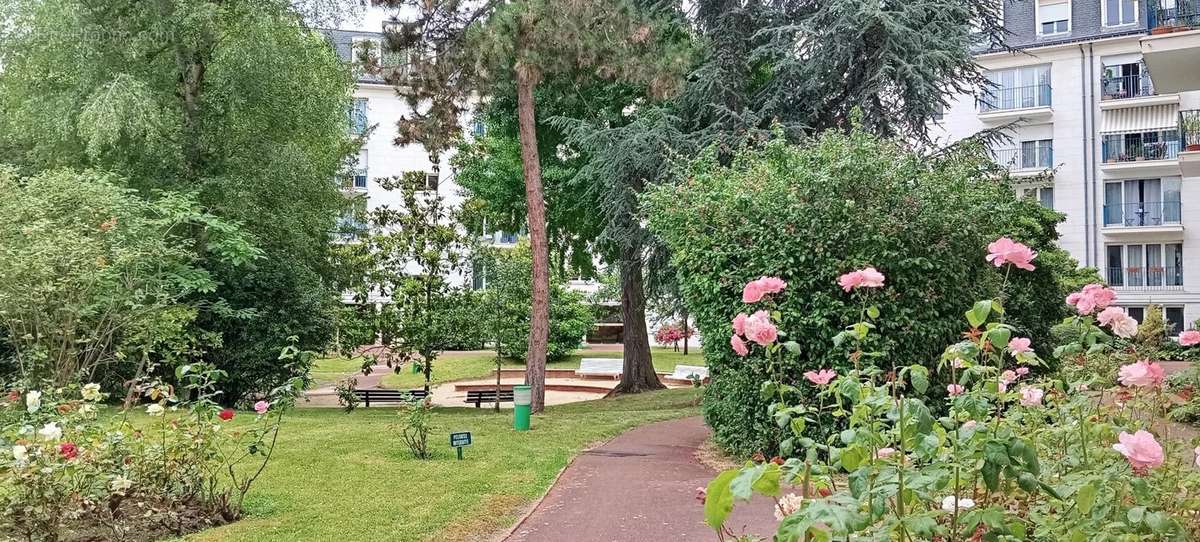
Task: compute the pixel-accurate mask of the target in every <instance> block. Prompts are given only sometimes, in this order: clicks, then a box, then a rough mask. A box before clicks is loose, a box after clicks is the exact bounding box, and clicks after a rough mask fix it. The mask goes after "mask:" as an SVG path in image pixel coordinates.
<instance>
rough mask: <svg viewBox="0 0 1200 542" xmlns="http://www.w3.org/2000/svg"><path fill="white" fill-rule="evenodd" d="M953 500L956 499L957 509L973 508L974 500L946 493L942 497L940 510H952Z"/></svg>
mask: <svg viewBox="0 0 1200 542" xmlns="http://www.w3.org/2000/svg"><path fill="white" fill-rule="evenodd" d="M955 501H958V509H959V510H970V509H972V508H975V501H973V500H971V499H959V498H958V497H955V496H954V495H947V496H946V497H945V498H944V499H942V510H945V511H947V512H953V511H954V503H955Z"/></svg>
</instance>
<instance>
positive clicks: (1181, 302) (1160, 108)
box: [933, 0, 1200, 334]
mask: <svg viewBox="0 0 1200 542" xmlns="http://www.w3.org/2000/svg"><path fill="white" fill-rule="evenodd" d="M1003 17H1004V26H1005V28H1006V30H1007V31H1008V32H1009V35H1008V37H1007V45H1008V46H1009V47H1010V48H1012V49H1013V50H1012V51H1007V50H1005V51H989V52H982V53H980V54H979V55H978V56H977V61H978V62H979V64H980V65H981V66H982V67H983V68H984V69H985V70H986V73H987V78H988V80H989V81H990V82H991V83H992V85H991V86H990V88H986V89H981V90H980V91H979V92H978V93H977V94H975V95H962V96H956V97H954V98H953V99H952V101H951V104H950V106H949V107H948V108H947V109H946V111H945V113H944V116H943V117H942V119H941V121H940V122H939V123H938V126H936V127H935V128H934V130H933V133H934V134H935V135H936V136H937V137H938V138H939V139H940V140H942V141H944V142H950V141H954V140H957V139H961V138H964V137H967V136H970V135H972V134H975V133H977V132H979V131H981V130H984V129H994V128H1001V127H1003V128H1005V130H1004V131H1005V132H1006V134H1007V135H1008V136H1009V137H1010V138H1011V141H1010V142H1008V143H1004V144H997V145H995V146H994V148H992V149H990V152H991V154H992V156H993V157H994V158H995V160H996V161H997V162H998V163H1000V164H1001V165H1004V166H1006V167H1008V168H1009V170H1010V172H1011V176H1012V178H1013V179H1014V181H1015V184H1016V188H1017V192H1018V195H1021V196H1025V197H1032V198H1036V199H1037V200H1038V201H1040V202H1041V203H1042V204H1043V205H1046V206H1047V207H1052V208H1054V209H1056V210H1058V211H1060V212H1062V213H1065V214H1066V216H1067V219H1066V221H1065V222H1064V223H1062V224H1061V225H1060V230H1059V233H1060V235H1061V241H1060V244H1061V246H1062V247H1063V248H1064V249H1066V250H1068V251H1069V252H1070V253H1071V254H1072V255H1073V256H1074V257H1075V258H1076V259H1077V260H1079V262H1080V263H1081V264H1082V265H1084V266H1088V267H1095V268H1096V269H1098V270H1099V271H1100V274H1101V276H1103V277H1104V278H1105V280H1106V281H1107V282H1108V284H1109V285H1110V286H1111V287H1112V288H1114V289H1116V290H1117V291H1118V292H1119V296H1118V297H1119V303H1120V304H1121V306H1122V307H1124V308H1125V309H1126V310H1127V311H1128V312H1129V313H1130V314H1131V315H1132V316H1134V317H1135V318H1137V319H1138V320H1139V321H1140V320H1141V318H1142V317H1143V316H1144V315H1145V310H1146V307H1147V306H1148V305H1150V304H1154V305H1157V306H1161V307H1163V310H1164V316H1165V317H1166V319H1167V321H1168V322H1169V323H1170V324H1173V330H1172V333H1173V334H1178V333H1179V332H1180V331H1182V330H1184V329H1189V328H1192V327H1194V326H1193V324H1192V323H1193V322H1194V321H1196V320H1197V319H1200V0H1005V1H1004V12H1003Z"/></svg>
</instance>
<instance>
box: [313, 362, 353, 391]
mask: <svg viewBox="0 0 1200 542" xmlns="http://www.w3.org/2000/svg"><path fill="white" fill-rule="evenodd" d="M360 369H362V360H351V359H346V358H322V359H318V360H316V361H315V362H313V367H312V370H311V371H309V373H308V374H309V376H310V377H312V380H313V382H312V385H311V386H309V389H317V388H321V387H325V386H329V385H332V384H333V383H334V382H337V381H338V380H341V379H342V378H345V377H346V375H349V374H352V373H357V372H358V371H359V370H360Z"/></svg>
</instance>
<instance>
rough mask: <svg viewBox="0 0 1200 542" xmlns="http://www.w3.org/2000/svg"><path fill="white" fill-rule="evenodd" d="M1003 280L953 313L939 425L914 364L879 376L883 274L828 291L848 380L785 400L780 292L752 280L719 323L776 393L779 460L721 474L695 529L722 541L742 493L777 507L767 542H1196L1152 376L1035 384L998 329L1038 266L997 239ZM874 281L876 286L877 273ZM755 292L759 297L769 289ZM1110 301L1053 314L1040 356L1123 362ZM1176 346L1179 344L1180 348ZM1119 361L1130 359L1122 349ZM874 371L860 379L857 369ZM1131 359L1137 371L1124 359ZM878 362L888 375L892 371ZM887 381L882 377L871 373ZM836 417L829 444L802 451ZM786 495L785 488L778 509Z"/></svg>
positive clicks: (1189, 492)
mask: <svg viewBox="0 0 1200 542" xmlns="http://www.w3.org/2000/svg"><path fill="white" fill-rule="evenodd" d="M988 249H989V254H988V255H987V260H988V261H989V262H992V263H993V264H994V265H995V266H996V267H999V268H1002V269H1003V275H1004V282H1003V283H1002V285H1001V287H1000V290H999V292H998V294H997V296H996V297H995V298H994V299H986V300H981V301H979V302H977V303H975V304H974V306H972V307H971V308H970V310H968V311H967V312H966V313H965V317H966V320H967V324H968V326H967V328H966V330H965V331H964V333H963V334H962V340H961V341H960V342H958V343H956V344H953V345H951V346H950V347H948V348H946V350H945V352H944V353H943V354H942V356H941V359H940V361H939V363H938V364H937V365H936V370H937V371H940V372H942V373H944V374H945V375H947V376H948V377H949V381H950V384H948V385H947V389H946V391H947V398H946V399H945V401H946V405H945V408H944V411H945V412H946V414H945V415H943V416H940V417H935V414H934V410H935V409H933V408H931V406H930V405H928V404H926V403H925V401H923V400H922V399H919V398H917V397H924V396H925V392H926V389H927V388H928V387H929V384H930V374H929V372H930V371H929V369H928V368H926V367H925V366H924V365H922V364H911V362H909V364H905V363H904V362H902V361H900V360H894V359H892V360H888V359H886V358H884V357H883V356H882V355H881V354H880V353H878V352H876V351H874V350H872V345H873V344H877V343H876V342H875V339H876V337H875V336H876V335H877V334H878V331H877V330H878V322H879V321H880V320H881V319H882V318H884V317H885V315H883V314H881V311H880V310H879V308H878V307H877V306H876V305H874V304H873V303H872V297H873V296H874V295H877V294H876V293H875V292H878V291H880V290H881V289H883V288H885V276H884V274H883V272H881V271H879V270H876V269H873V268H866V269H862V270H859V271H854V272H851V273H848V274H846V275H843V276H842V277H841V279H840V280H839V284H840V285H841V286H842V288H843V290H844V291H845V292H846V293H848V294H850V295H851V296H853V297H854V298H856V300H857V301H858V302H859V304H860V306H861V313H860V314H861V318H860V319H859V321H858V322H857V323H854V324H852V325H850V326H848V327H847V328H846V329H845V330H844V331H842V332H841V333H839V334H838V335H837V336H836V337H834V342H835V343H836V344H838V345H841V346H844V347H845V349H846V352H847V355H848V357H849V359H850V361H851V363H852V366H853V369H850V370H848V371H844V372H843V373H842V374H838V373H836V372H834V371H832V370H822V371H810V372H808V373H806V374H805V375H804V376H805V380H806V382H805V383H802V384H800V385H802V386H812V387H814V388H816V389H817V390H818V391H817V393H816V394H815V395H816V398H817V399H816V400H815V401H809V402H802V401H798V400H797V398H800V397H806V396H811V395H813V394H812V393H799V390H798V389H797V388H795V387H793V386H791V385H788V384H785V383H784V379H783V378H782V375H780V374H779V373H777V372H776V371H777V368H778V367H780V366H781V364H780V360H781V359H782V358H783V357H785V356H789V355H794V353H795V352H797V351H799V350H800V349H801V348H802V345H799V344H797V343H795V342H790V341H787V340H786V339H787V334H786V331H785V330H784V329H780V327H781V326H780V324H781V322H785V321H787V317H788V315H785V314H781V313H780V312H778V311H776V310H774V306H775V302H776V299H775V298H776V297H779V296H783V295H786V293H785V292H786V284H783V283H782V282H781V281H780V282H774V281H768V280H767V279H760V280H759V281H755V282H753V283H751V284H748V285H747V287H746V294H745V295H744V297H743V301H744V302H746V303H748V304H753V305H759V306H761V310H758V311H756V312H754V313H753V314H743V315H739V316H738V318H737V319H735V320H734V322H733V335H732V337H731V339H730V343H731V348H732V349H733V350H734V352H736V353H737V355H740V356H743V357H744V358H745V363H747V364H761V365H764V366H765V370H766V371H767V372H769V373H771V374H775V375H776V378H775V379H773V380H772V381H770V382H767V383H766V384H764V386H763V388H762V394H763V396H764V397H768V398H769V401H771V406H770V408H769V413H770V415H771V417H772V419H773V420H774V421H775V423H776V426H777V427H778V429H779V433H778V434H779V437H780V439H781V442H780V446H779V448H780V450H782V453H783V456H784V457H777V458H774V459H772V460H769V461H767V460H765V458H758V459H759V460H758V461H752V462H750V463H748V464H747V465H746V466H745V467H743V468H739V469H731V470H727V471H725V472H722V473H721V474H720V475H719V476H717V478H716V479H714V480H713V481H712V482H711V483H710V484H709V485H708V487H707V488H706V491H705V495H704V499H705V505H704V506H705V515H706V520H707V521H708V522H709V524H710V525H711V526H713V528H714V529H716V530H717V532H718V533H720V534H721V535H722V536H736V535H737V534H738V533H736V532H734V531H733V530H732V529H731V528H729V527H728V526H727V525H725V518H726V517H727V515H728V514H729V512H730V511H731V510H732V508H733V506H734V504H735V502H736V501H737V500H741V499H748V498H749V497H750V496H751V495H752V494H753V493H760V494H765V495H769V496H772V497H775V498H776V502H777V510H778V514H777V517H778V518H779V520H780V523H779V526H778V533H777V537H776V540H785V541H799V540H900V541H916V540H945V541H958V540H964V541H965V540H970V541H980V540H1072V541H1074V540H1079V541H1084V540H1177V539H1190V538H1192V537H1195V536H1197V535H1198V534H1200V520H1198V519H1197V517H1196V514H1195V511H1196V510H1197V509H1198V508H1200V469H1198V468H1197V467H1200V457H1197V456H1198V455H1200V447H1198V448H1196V449H1195V450H1192V449H1191V446H1194V445H1195V443H1192V444H1189V445H1183V444H1182V443H1180V442H1177V440H1176V439H1173V438H1171V436H1170V435H1169V434H1164V433H1165V432H1166V429H1164V428H1165V427H1166V426H1165V425H1164V424H1161V423H1157V421H1158V420H1160V419H1161V418H1162V417H1163V416H1165V414H1166V412H1167V410H1168V408H1169V401H1168V399H1167V394H1166V393H1165V392H1164V390H1163V371H1162V368H1161V367H1160V366H1158V364H1157V363H1152V362H1150V361H1148V360H1140V359H1139V360H1137V361H1133V362H1131V363H1128V364H1125V365H1124V366H1122V367H1120V369H1119V375H1118V379H1119V381H1120V383H1121V385H1122V387H1121V388H1120V390H1119V392H1118V393H1116V394H1115V396H1106V394H1107V392H1106V391H1100V390H1099V389H1098V388H1099V386H1097V385H1096V384H1097V380H1096V379H1094V378H1086V377H1085V378H1078V379H1071V380H1066V379H1063V378H1061V377H1059V376H1043V377H1035V376H1033V372H1032V371H1031V370H1030V369H1031V368H1036V367H1039V366H1042V365H1043V362H1042V360H1041V359H1040V358H1039V357H1038V355H1037V354H1036V353H1034V351H1033V349H1032V348H1031V344H1030V342H1031V341H1030V340H1029V339H1027V338H1022V337H1015V336H1014V329H1013V328H1012V326H1010V325H1008V324H1006V323H1005V322H1004V316H1005V312H1004V300H1005V298H1006V292H1005V288H1006V287H1007V286H1008V284H1009V281H1008V277H1009V275H1010V274H1011V273H1014V272H1017V273H1019V272H1021V271H1014V270H1032V269H1033V268H1034V265H1033V261H1034V260H1035V259H1036V257H1037V253H1036V252H1034V251H1032V250H1030V249H1029V248H1028V247H1027V246H1025V245H1023V244H1021V243H1017V242H1015V241H1012V240H1009V239H1000V240H997V241H996V242H994V243H992V244H991V245H989V247H988ZM883 271H886V269H885V270H883ZM768 284H769V287H765V288H764V285H768ZM1115 298H1116V295H1115V293H1114V292H1112V290H1109V289H1107V288H1105V287H1103V286H1102V285H1098V284H1097V285H1090V286H1088V287H1086V288H1084V289H1083V290H1081V291H1079V292H1076V293H1074V294H1072V295H1071V296H1070V297H1068V298H1067V303H1068V304H1070V305H1073V306H1074V307H1075V309H1076V312H1077V314H1076V315H1074V316H1072V317H1070V318H1068V320H1067V321H1066V322H1065V324H1069V325H1070V326H1071V329H1073V330H1074V334H1073V340H1072V341H1070V342H1069V343H1067V344H1064V345H1061V346H1059V347H1058V348H1056V349H1055V350H1054V354H1055V356H1057V357H1059V358H1064V359H1068V360H1070V359H1073V358H1077V357H1080V356H1087V355H1088V354H1093V355H1094V354H1101V353H1114V352H1126V353H1129V352H1133V353H1136V348H1135V347H1134V346H1132V345H1131V344H1132V343H1127V342H1126V339H1129V338H1132V337H1133V336H1134V335H1135V334H1136V332H1137V323H1136V322H1134V321H1133V319H1132V318H1130V317H1129V316H1128V315H1126V314H1125V313H1124V312H1123V311H1121V310H1120V309H1117V308H1116V307H1113V306H1111V304H1112V303H1113V302H1114V301H1115ZM1189 342H1190V339H1189ZM1131 349H1132V350H1131ZM864 359H872V360H874V363H872V364H866V363H862V361H863V360H864ZM1135 359H1137V358H1135ZM888 362H890V363H888ZM888 365H890V370H889V369H879V368H877V367H879V366H883V367H887V366H888ZM827 417H832V418H833V419H835V420H837V421H838V422H839V423H840V424H841V425H842V428H843V429H842V430H841V431H840V432H835V433H834V434H833V435H832V436H831V437H829V438H828V439H825V440H821V441H818V440H816V439H813V438H810V437H808V436H806V434H807V430H808V429H810V428H809V427H808V426H809V425H810V424H811V423H813V422H814V421H815V420H817V419H822V418H827ZM787 485H794V486H796V487H797V491H795V492H790V493H789V492H786V491H785V490H784V489H783V488H784V487H785V486H787Z"/></svg>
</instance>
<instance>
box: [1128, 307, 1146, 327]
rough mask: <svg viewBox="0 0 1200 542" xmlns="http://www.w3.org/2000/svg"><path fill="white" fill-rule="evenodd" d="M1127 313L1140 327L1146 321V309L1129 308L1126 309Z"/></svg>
mask: <svg viewBox="0 0 1200 542" xmlns="http://www.w3.org/2000/svg"><path fill="white" fill-rule="evenodd" d="M1125 313H1126V314H1128V315H1129V316H1130V317H1131V318H1133V319H1134V320H1137V323H1138V324H1139V325H1140V324H1141V323H1142V320H1145V319H1146V308H1145V307H1127V308H1126V309H1125Z"/></svg>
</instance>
